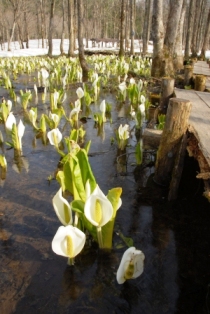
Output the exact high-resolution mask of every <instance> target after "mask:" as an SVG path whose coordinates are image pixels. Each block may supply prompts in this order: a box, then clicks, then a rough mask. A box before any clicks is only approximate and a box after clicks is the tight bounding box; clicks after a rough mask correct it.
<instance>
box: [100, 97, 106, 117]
mask: <svg viewBox="0 0 210 314" xmlns="http://www.w3.org/2000/svg"><path fill="white" fill-rule="evenodd" d="M100 110H101V112H102V119H103V122H106V117H105V113H106V102H105V100H102V102H101V104H100Z"/></svg>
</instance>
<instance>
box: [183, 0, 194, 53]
mask: <svg viewBox="0 0 210 314" xmlns="http://www.w3.org/2000/svg"><path fill="white" fill-rule="evenodd" d="M195 3H196V0H191V1H190V8H189V16H188V28H187V36H186V45H185V58H186V59H188V58H189V57H190V54H191V42H192V32H193V23H194V15H195V14H194V13H195Z"/></svg>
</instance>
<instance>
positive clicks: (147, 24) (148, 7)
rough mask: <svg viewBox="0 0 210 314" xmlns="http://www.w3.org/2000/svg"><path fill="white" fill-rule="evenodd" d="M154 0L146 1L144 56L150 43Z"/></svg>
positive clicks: (143, 37) (143, 36)
mask: <svg viewBox="0 0 210 314" xmlns="http://www.w3.org/2000/svg"><path fill="white" fill-rule="evenodd" d="M152 7H153V0H145V15H144V26H143V35H142V39H143V51H142V52H143V54H144V55H145V54H146V53H147V51H148V42H149V37H150V30H151V15H152Z"/></svg>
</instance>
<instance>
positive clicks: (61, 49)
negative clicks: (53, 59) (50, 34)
mask: <svg viewBox="0 0 210 314" xmlns="http://www.w3.org/2000/svg"><path fill="white" fill-rule="evenodd" d="M64 38H65V0H62V31H61V42H60V52H61V55H63V54H64V48H63V45H64Z"/></svg>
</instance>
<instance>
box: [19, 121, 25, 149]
mask: <svg viewBox="0 0 210 314" xmlns="http://www.w3.org/2000/svg"><path fill="white" fill-rule="evenodd" d="M24 132H25V125H24V124H23V122H22V120H20V121H19V123H18V126H17V133H18V139H19V145H20V150H22V137H23V134H24Z"/></svg>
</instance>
